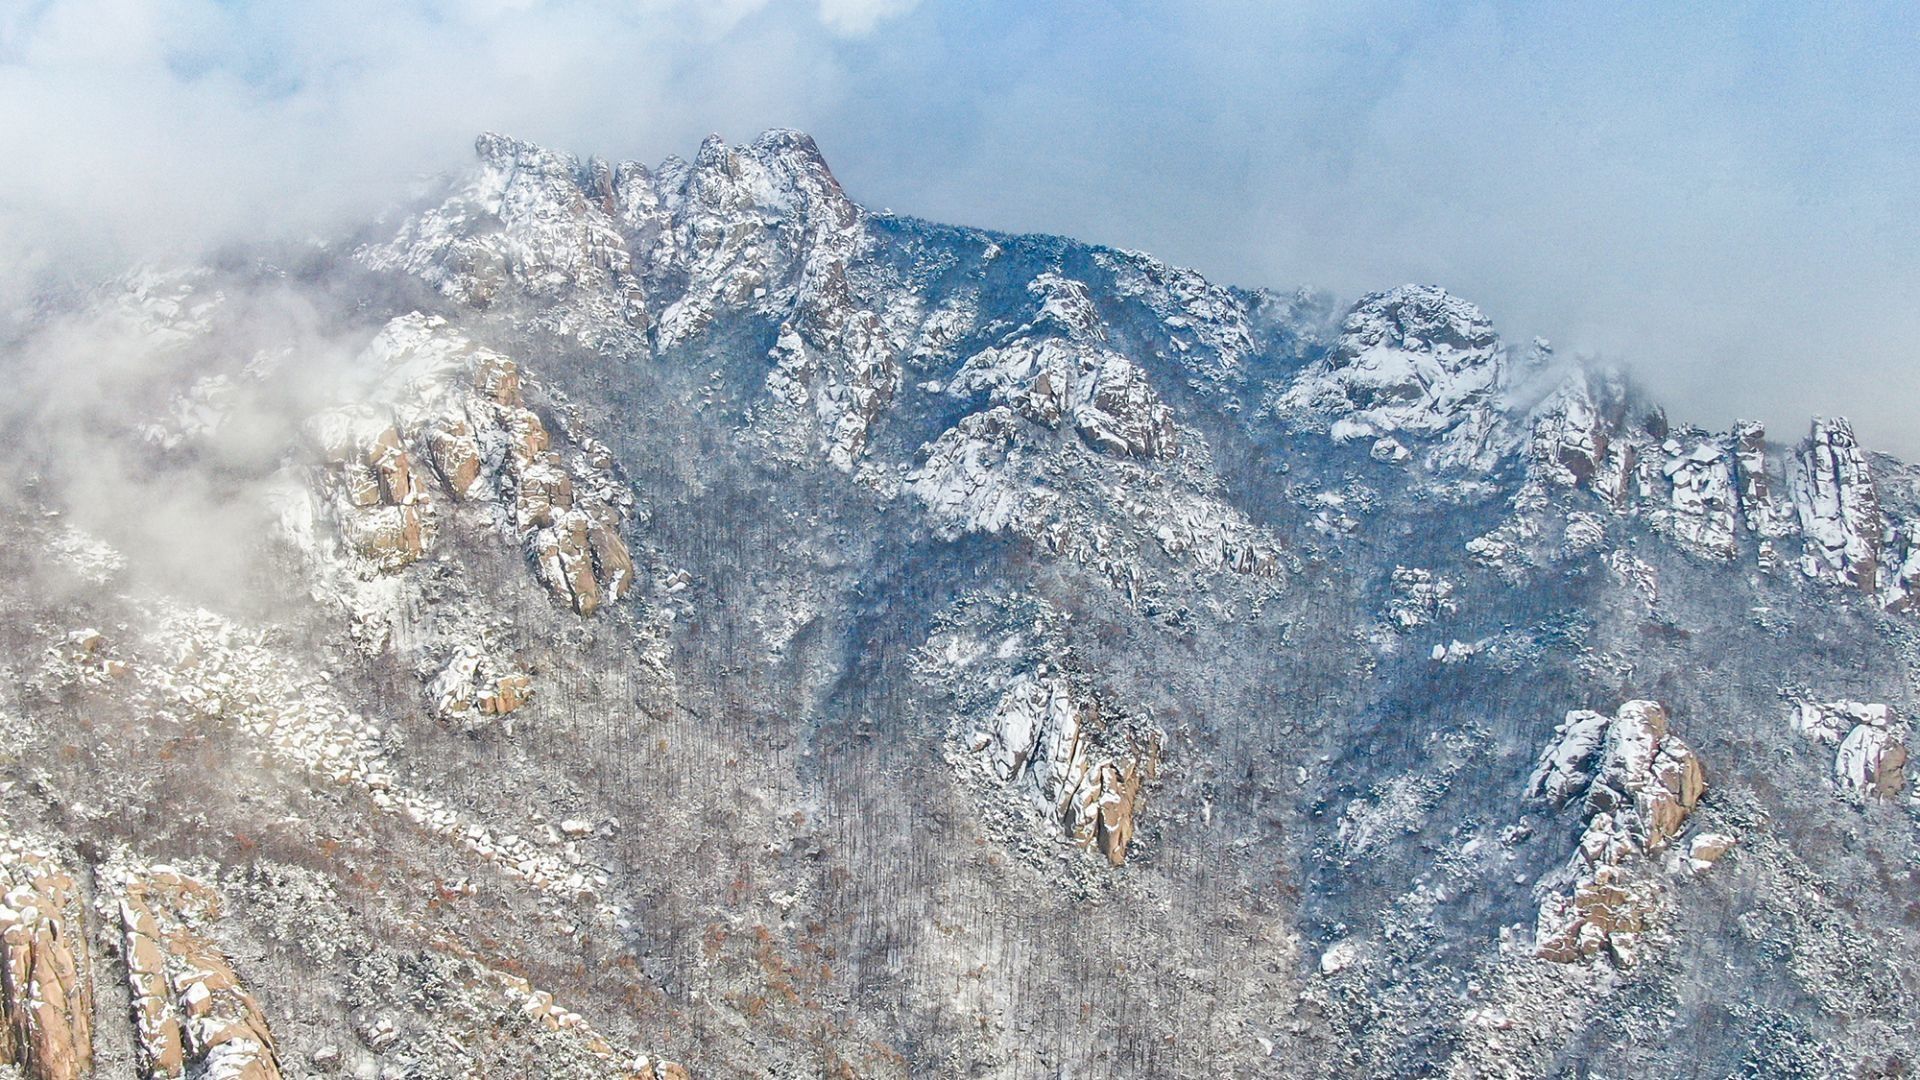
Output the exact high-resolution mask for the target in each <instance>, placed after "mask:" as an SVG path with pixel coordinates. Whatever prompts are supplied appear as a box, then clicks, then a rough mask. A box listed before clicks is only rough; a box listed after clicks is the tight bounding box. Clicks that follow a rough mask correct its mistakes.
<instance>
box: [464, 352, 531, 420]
mask: <svg viewBox="0 0 1920 1080" xmlns="http://www.w3.org/2000/svg"><path fill="white" fill-rule="evenodd" d="M473 388H474V389H475V390H478V391H480V393H482V394H484V395H486V397H487V399H488V400H489V401H492V402H493V403H494V404H496V405H506V406H513V407H517V406H518V405H519V404H520V365H518V364H516V363H514V362H513V361H511V360H509V359H507V358H506V357H504V356H501V355H500V354H498V353H493V352H482V353H481V355H480V361H479V363H477V364H475V365H474V369H473Z"/></svg>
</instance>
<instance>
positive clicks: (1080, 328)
mask: <svg viewBox="0 0 1920 1080" xmlns="http://www.w3.org/2000/svg"><path fill="white" fill-rule="evenodd" d="M1027 289H1028V291H1029V292H1031V293H1032V294H1033V295H1034V296H1035V297H1037V298H1038V299H1039V300H1040V301H1041V305H1040V313H1039V314H1038V315H1037V316H1036V317H1035V318H1034V320H1033V321H1032V322H1030V323H1028V324H1026V325H1025V326H1022V327H1020V328H1019V329H1017V330H1014V331H1012V332H1011V333H1009V334H1008V335H1007V336H1006V337H1005V338H1004V339H1002V341H1001V342H1000V344H998V345H996V346H994V347H993V348H990V349H987V350H985V351H983V352H980V353H978V354H976V355H975V356H973V357H971V358H969V359H968V360H967V362H966V363H965V364H964V365H962V367H961V368H960V371H959V373H958V374H957V375H955V376H954V378H953V380H952V382H951V383H949V384H948V388H947V389H948V392H949V393H951V394H954V395H957V396H961V397H966V396H970V395H972V394H975V393H980V392H985V393H987V395H988V396H989V398H990V399H991V400H993V401H994V402H996V403H1006V404H1010V405H1012V406H1013V407H1014V408H1015V409H1016V410H1017V411H1019V412H1020V413H1021V415H1023V416H1025V417H1027V418H1028V419H1030V420H1032V421H1034V422H1035V423H1039V424H1044V425H1046V426H1048V427H1054V426H1057V425H1059V424H1060V423H1061V422H1062V421H1066V422H1069V423H1071V424H1072V425H1073V428H1074V430H1076V431H1078V432H1079V433H1080V435H1081V437H1082V438H1084V439H1086V440H1087V441H1088V443H1090V444H1091V445H1093V446H1096V447H1098V448H1100V449H1103V450H1108V451H1111V452H1114V453H1119V454H1130V455H1134V456H1138V457H1159V456H1162V455H1165V454H1168V453H1171V452H1172V451H1173V449H1174V445H1175V431H1174V425H1173V414H1172V413H1171V411H1169V410H1168V409H1167V407H1166V406H1165V405H1164V404H1162V403H1161V401H1160V398H1159V395H1157V394H1156V393H1155V392H1154V390H1153V388H1152V386H1151V385H1149V384H1148V382H1147V380H1146V376H1145V374H1144V373H1143V372H1142V371H1141V370H1140V369H1139V367H1138V366H1136V365H1135V364H1134V363H1133V362H1132V361H1130V360H1128V359H1127V358H1126V357H1125V356H1122V355H1121V354H1119V353H1117V352H1115V351H1114V350H1113V349H1112V348H1110V347H1108V346H1107V345H1106V334H1105V331H1104V330H1103V329H1102V328H1101V325H1100V320H1099V316H1098V314H1097V313H1096V312H1095V311H1094V307H1093V301H1092V299H1091V298H1090V297H1089V296H1088V295H1087V288H1086V286H1085V285H1084V284H1082V283H1080V282H1078V281H1073V280H1070V279H1067V278H1063V277H1060V276H1059V275H1057V274H1042V275H1040V276H1039V277H1037V278H1035V279H1034V280H1033V282H1032V283H1031V284H1029V285H1028V286H1027Z"/></svg>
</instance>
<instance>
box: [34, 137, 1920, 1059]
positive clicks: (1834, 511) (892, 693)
mask: <svg viewBox="0 0 1920 1080" xmlns="http://www.w3.org/2000/svg"><path fill="white" fill-rule="evenodd" d="M408 198H411V199H412V201H411V202H405V201H404V200H406V199H408ZM394 200H395V201H396V202H397V203H399V204H400V205H398V206H397V208H396V209H395V210H394V211H393V212H392V213H390V214H386V215H372V214H370V215H368V216H367V218H366V220H364V221H361V222H359V223H357V224H356V225H354V226H353V227H351V228H349V229H347V230H345V234H346V235H345V236H344V238H339V239H324V240H321V239H315V240H305V241H293V240H285V239H276V240H272V241H267V240H261V241H259V242H254V243H248V242H244V241H235V242H232V243H228V244H225V245H223V246H222V247H221V248H220V249H219V251H218V252H217V253H216V254H214V255H212V256H209V257H207V258H204V259H196V260H193V261H191V262H187V263H181V264H169V263H154V264H152V265H150V266H148V267H147V268H146V269H143V270H141V271H139V272H137V273H132V274H126V275H120V276H116V277H114V278H113V279H112V280H110V281H108V282H106V283H104V284H97V285H84V286H79V285H69V286H68V287H66V288H63V289H60V290H57V291H54V292H47V293H42V294H40V296H39V298H38V299H37V300H36V301H35V302H34V303H33V304H32V305H31V306H30V307H28V308H25V309H23V311H22V313H21V314H20V316H19V317H18V318H17V320H16V322H15V325H14V327H13V328H12V329H10V331H9V334H10V340H9V341H8V342H7V343H6V347H5V350H4V355H5V361H4V362H5V363H6V365H7V370H8V374H9V378H8V386H9V394H8V400H7V404H6V407H5V409H4V411H3V412H0V424H4V427H5V430H6V432H7V435H8V437H9V438H8V442H9V445H10V446H12V447H13V448H14V452H13V453H12V454H11V455H10V456H9V460H8V461H7V463H6V465H5V466H4V468H0V483H3V484H4V490H5V492H6V498H5V500H4V502H3V503H0V510H3V511H4V513H0V530H3V531H4V536H5V542H4V544H0V559H4V561H5V572H4V573H0V632H3V633H4V635H5V640H6V642H7V646H8V647H7V648H6V649H5V650H3V651H0V663H3V664H4V666H5V674H4V677H3V678H0V794H4V810H3V811H0V875H4V877H5V881H6V892H5V896H4V903H0V960H3V961H4V963H0V1014H3V1015H4V1016H5V1019H6V1023H5V1025H4V1036H3V1037H0V1070H13V1071H14V1073H15V1074H17V1075H22V1076H28V1077H35V1078H50V1077H78V1076H84V1075H99V1076H125V1075H132V1076H142V1077H179V1076H210V1077H211V1076H219V1077H258V1078H271V1077H282V1076H286V1077H291V1076H323V1075H334V1074H340V1075H351V1076H369V1077H373V1076H394V1077H452V1076H466V1075H496V1076H568V1077H574V1076H577V1077H645V1078H648V1080H665V1078H671V1077H681V1076H695V1077H732V1076H792V1077H812V1076H994V1077H1029V1076H1033V1077H1064V1076H1119V1077H1133V1076H1169V1077H1189V1076H1190V1077H1218V1076H1249V1077H1253V1076H1260V1077H1265V1076H1275V1077H1279V1076H1327V1075H1342V1076H1381V1075H1441V1074H1444V1075H1453V1076H1483V1075H1486V1076H1496V1075H1497V1076H1536V1075H1661V1076H1726V1075H1768V1076H1897V1075H1904V1074H1905V1073H1906V1072H1908V1071H1910V1070H1911V1068H1912V1067H1913V1065H1914V1063H1915V1062H1916V1060H1920V1058H1917V1057H1916V1055H1917V1054H1920V1048H1916V1046H1915V1036H1914V1031H1915V1029H1914V1025H1913V1024H1912V1022H1911V1021H1912V1016H1913V1011H1914V1007H1915V1002H1914V993H1915V980H1916V978H1920V907H1916V906H1915V904H1914V901H1913V896H1914V886H1915V883H1916V867H1920V850H1917V849H1916V826H1920V800H1916V798H1915V796H1914V794H1913V790H1912V788H1911V786H1910V785H1909V783H1908V776H1907V773H1908V743H1909V740H1910V737H1911V721H1912V717H1913V716H1914V715H1915V710H1916V708H1917V707H1920V686H1917V685H1916V681H1915V677H1914V672H1915V671H1916V670H1917V669H1916V659H1920V657H1916V649H1917V648H1920V634H1916V632H1915V631H1916V629H1917V628H1920V624H1916V622H1915V617H1916V616H1915V607H1916V595H1917V590H1920V469H1916V468H1915V467H1914V466H1913V465H1910V464H1908V463H1906V462H1903V461H1901V460H1899V459H1897V458H1895V457H1893V456H1889V455H1887V454H1884V453H1879V452H1877V451H1876V450H1875V449H1874V448H1873V447H1872V446H1870V445H1866V444H1863V442H1862V440H1861V439H1860V438H1858V437H1857V436H1856V434H1855V431H1854V429H1853V427H1852V425H1851V424H1850V423H1849V422H1848V421H1846V420H1844V419H1840V418H1837V417H1807V418H1805V419H1804V420H1803V421H1801V422H1798V423H1796V424H1794V425H1793V426H1792V427H1790V428H1784V429H1783V428H1779V427H1778V426H1776V427H1774V428H1772V429H1769V428H1768V427H1767V426H1766V425H1764V424H1761V423H1759V422H1755V421H1743V422H1740V423H1737V424H1734V425H1732V426H1731V427H1725V428H1723V429H1720V430H1710V429H1708V428H1705V427H1700V426H1693V425H1691V424H1689V423H1688V421H1687V417H1686V416H1684V415H1679V414H1678V410H1675V411H1674V413H1672V414H1670V413H1669V412H1668V411H1667V410H1666V409H1664V408H1663V407H1662V404H1661V402H1660V401H1659V400H1657V397H1656V395H1654V394H1653V393H1651V392H1650V391H1648V390H1647V389H1645V388H1643V387H1642V386H1641V385H1640V384H1638V383H1637V382H1636V381H1635V379H1634V378H1633V377H1632V376H1631V375H1630V373H1628V372H1625V371H1622V370H1619V369H1616V368H1613V367H1609V366H1607V365H1603V364H1600V363H1597V362H1593V361H1589V360H1584V359H1581V358H1578V357H1572V356H1567V355H1564V354H1563V353H1561V352H1560V351H1558V350H1556V349H1555V347H1554V346H1553V345H1552V344H1551V343H1550V342H1548V341H1546V340H1544V339H1539V338H1531V339H1527V340H1513V339H1510V338H1508V337H1505V336H1503V335H1502V333H1501V331H1500V328H1499V327H1498V326H1496V325H1495V323H1494V321H1493V320H1491V319H1490V318H1489V317H1488V316H1487V315H1486V313H1485V312H1484V311H1483V310H1482V309H1481V308H1480V307H1478V306H1476V304H1475V303H1473V302H1472V301H1471V300H1469V299H1467V298H1463V297H1461V296H1457V295H1454V294H1453V293H1450V292H1448V291H1447V290H1446V289H1444V288H1442V287H1439V286H1437V285H1431V284H1399V283H1394V282H1382V283H1380V286H1381V287H1380V288H1379V289H1378V291H1373V292H1368V293H1366V294H1364V295H1362V296H1360V297H1359V298H1358V299H1356V300H1342V299H1336V298H1335V297H1333V296H1332V295H1330V294H1328V293H1325V292H1321V291H1318V290H1316V289H1314V288H1311V287H1300V288H1286V289H1278V290H1273V289H1245V288H1239V287H1230V286H1226V285H1222V284H1219V283H1216V282H1214V281H1211V280H1209V279H1208V278H1206V277H1204V276H1202V275H1201V274H1199V273H1196V272H1194V271H1191V270H1187V269H1182V268H1180V267H1177V266H1174V265H1170V264H1168V263H1166V262H1162V261H1160V260H1158V259H1156V258H1154V257H1152V256H1150V255H1147V254H1143V253H1140V252H1135V251H1127V250H1118V249H1114V248H1108V247H1102V246H1098V245H1093V244H1087V243H1082V242H1078V241H1074V240H1070V239H1065V238H1061V237H1056V236H1045V235H1012V234H1007V233H1001V232H994V231H988V230H982V229H977V228H970V227H966V226H961V225H943V224H936V223H933V222H929V221H924V220H921V219H918V218H913V217H908V216H903V215H898V214H895V213H892V212H891V211H887V210H885V209H876V208H874V207H870V206H864V205H862V204H860V203H859V202H857V201H855V200H854V199H852V198H850V197H849V195H848V194H847V192H846V191H845V190H843V188H842V185H841V183H840V181H839V179H838V178H836V176H835V174H834V172H833V171H832V169H831V168H830V167H829V165H828V163H827V161H826V158H825V157H824V156H823V154H822V153H821V151H820V149H819V147H818V146H817V145H816V143H815V142H814V140H813V139H812V138H810V137H809V136H807V135H805V134H801V133H799V132H796V131H790V130H774V131H769V132H767V133H765V134H763V135H761V136H759V137H758V138H755V139H752V140H751V141H748V142H744V143H739V144H729V143H728V142H726V141H723V140H722V139H720V138H718V137H717V136H716V137H712V138H709V139H707V140H706V141H704V142H702V143H701V144H700V145H699V146H698V147H697V148H695V149H692V150H691V152H690V155H689V156H688V157H685V158H681V157H670V158H668V159H666V160H665V161H663V162H660V163H659V164H657V165H651V166H649V165H643V164H638V163H633V162H623V163H615V162H610V161H603V160H599V159H594V158H576V157H574V156H571V155H570V154H568V153H566V152H564V151H563V150H560V149H557V148H553V147H548V146H542V145H538V144H535V143H531V142H525V141H520V140H518V139H515V138H512V137H510V136H507V135H500V134H486V135H482V136H480V137H479V139H478V140H477V141H476V143H475V156H474V159H473V160H472V161H471V162H470V163H469V164H468V165H466V166H464V167H462V168H460V169H458V170H456V171H454V172H452V173H450V174H448V175H446V176H444V177H442V178H440V179H437V180H435V181H433V182H432V183H431V184H430V185H429V186H428V188H427V189H426V190H424V191H420V192H417V193H414V194H413V195H408V194H407V193H405V192H395V194H394ZM1740 377H1741V375H1740V374H1739V373H1738V372H1735V373H1734V374H1732V375H1730V376H1729V377H1728V378H1729V381H1730V385H1731V383H1733V382H1737V380H1738V379H1739V378H1740Z"/></svg>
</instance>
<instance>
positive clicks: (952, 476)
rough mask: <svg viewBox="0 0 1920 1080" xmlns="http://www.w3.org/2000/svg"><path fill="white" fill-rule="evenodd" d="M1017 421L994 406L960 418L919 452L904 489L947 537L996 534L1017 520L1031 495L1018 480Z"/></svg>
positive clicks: (1022, 480)
mask: <svg viewBox="0 0 1920 1080" xmlns="http://www.w3.org/2000/svg"><path fill="white" fill-rule="evenodd" d="M1022 424H1023V421H1022V420H1021V419H1020V417H1019V416H1018V415H1017V414H1016V413H1015V412H1014V411H1013V410H1012V409H1011V408H1009V407H1007V406H1005V405H997V406H995V407H993V408H991V409H988V410H987V411H985V412H979V413H974V414H973V415H971V416H967V417H964V418H962V419H961V421H960V422H959V423H958V424H955V425H954V426H953V428H952V429H951V430H949V431H948V432H946V434H944V435H941V436H940V437H939V438H938V439H936V440H934V441H933V442H932V443H929V444H928V445H927V446H926V447H925V449H924V450H923V454H924V460H923V461H922V463H921V464H920V466H919V467H918V468H916V469H914V470H913V472H911V473H909V474H908V478H907V480H908V485H907V486H908V490H909V491H911V492H913V493H914V494H915V495H916V496H918V497H919V498H920V499H921V501H922V502H925V503H926V504H927V509H929V510H930V511H932V512H933V514H934V516H935V517H936V518H938V519H941V520H944V521H945V522H947V523H949V526H950V531H951V532H952V533H963V532H988V533H992V532H999V531H1000V530H1002V529H1005V528H1007V527H1008V526H1010V525H1012V524H1013V523H1014V522H1015V521H1016V519H1018V518H1019V517H1021V516H1022V515H1023V513H1024V512H1025V509H1026V503H1027V501H1028V499H1029V498H1030V496H1031V495H1032V493H1033V485H1032V484H1031V483H1030V482H1028V481H1027V480H1026V479H1025V478H1024V476H1023V475H1022V474H1023V472H1024V470H1022V469H1021V468H1020V465H1021V459H1022V458H1023V457H1025V456H1026V451H1025V449H1024V447H1023V445H1022V437H1021V431H1020V428H1021V425H1022Z"/></svg>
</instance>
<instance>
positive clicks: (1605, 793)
mask: <svg viewBox="0 0 1920 1080" xmlns="http://www.w3.org/2000/svg"><path fill="white" fill-rule="evenodd" d="M1706 788H1707V780H1706V771H1705V769H1704V768H1703V767H1702V766H1701V763H1700V759H1699V757H1698V756H1697V755H1695V754H1694V753H1693V751H1692V749H1691V748H1690V747H1688V746H1687V744H1686V743H1685V742H1683V741H1682V740H1681V739H1679V738H1678V737H1677V736H1675V735H1673V734H1672V733H1671V732H1669V730H1668V722H1667V712H1666V710H1665V709H1664V708H1662V707H1661V706H1660V705H1659V704H1658V703H1657V702H1652V701H1629V702H1627V703H1626V704H1624V705H1622V706H1621V707H1620V709H1619V711H1618V712H1617V713H1616V714H1615V715H1613V716H1612V717H1607V716H1603V715H1601V714H1599V713H1594V712H1588V711H1585V710H1576V711H1574V712H1572V713H1569V714H1568V715H1567V719H1566V722H1565V723H1562V724H1561V725H1560V726H1559V727H1558V728H1557V729H1556V730H1555V740H1554V742H1553V743H1552V744H1551V745H1549V746H1548V747H1547V750H1546V752H1545V753H1544V754H1542V756H1541V762H1540V766H1539V768H1537V769H1536V770H1534V774H1533V778H1532V779H1531V780H1530V781H1529V783H1528V793H1529V794H1530V795H1532V796H1534V797H1539V798H1545V799H1549V800H1551V801H1553V802H1554V803H1555V804H1556V805H1559V804H1564V803H1565V802H1567V801H1569V800H1570V799H1571V798H1572V797H1573V796H1575V795H1578V794H1580V793H1581V792H1582V790H1583V789H1584V796H1585V797H1584V799H1583V800H1582V806H1583V808H1584V810H1585V813H1586V815H1587V823H1586V828H1585V830H1584V831H1583V832H1582V833H1581V836H1580V841H1579V844H1578V847H1577V849H1576V851H1575V853H1574V856H1573V858H1572V860H1571V861H1570V863H1569V865H1568V867H1567V869H1566V871H1565V872H1564V873H1565V875H1566V877H1564V878H1562V879H1561V880H1563V881H1565V880H1568V879H1570V880H1571V887H1570V889H1569V890H1568V891H1566V892H1549V893H1548V894H1547V895H1546V896H1544V897H1543V898H1542V900H1541V904H1540V911H1539V916H1538V919H1537V920H1536V929H1535V943H1536V944H1535V948H1536V952H1537V953H1538V955H1540V956H1542V957H1544V958H1546V959H1549V960H1555V961H1560V962H1563V963H1566V962H1572V961H1575V960H1580V959H1584V958H1587V957H1591V956H1594V955H1597V954H1599V953H1601V952H1602V951H1605V952H1607V953H1608V954H1609V955H1610V956H1611V957H1612V958H1613V961H1614V963H1616V964H1618V965H1620V966H1622V967H1625V966H1629V965H1631V964H1632V963H1634V961H1635V958H1636V955H1637V951H1636V949H1637V944H1638V938H1639V935H1640V934H1641V933H1642V932H1644V931H1645V929H1646V926H1647V922H1648V919H1649V918H1650V917H1651V915H1652V914H1653V913H1654V912H1655V911H1656V910H1657V909H1658V906H1659V904H1660V898H1661V889H1660V887H1659V885H1658V884H1657V883H1656V882H1655V881H1654V880H1652V879H1650V878H1649V877H1648V876H1647V875H1645V874H1644V873H1643V869H1644V866H1645V863H1646V859H1647V857H1648V856H1649V855H1651V854H1653V853H1655V852H1658V851H1660V850H1661V849H1663V848H1665V847H1666V846H1667V845H1668V844H1670V843H1671V842H1672V841H1673V840H1674V839H1675V838H1676V837H1677V836H1678V835H1679V834H1680V832H1681V830H1682V829H1683V828H1684V827H1685V825H1686V821H1687V818H1688V816H1689V815H1690V814H1691V813H1692V812H1693V809H1694V807H1695V806H1697V805H1698V804H1699V802H1700V799H1701V797H1702V796H1703V795H1704V794H1705V793H1706ZM1722 850H1724V849H1722ZM1713 857H1714V858H1717V857H1718V855H1717V854H1715V855H1714V856H1713ZM1709 861H1710V860H1709Z"/></svg>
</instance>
